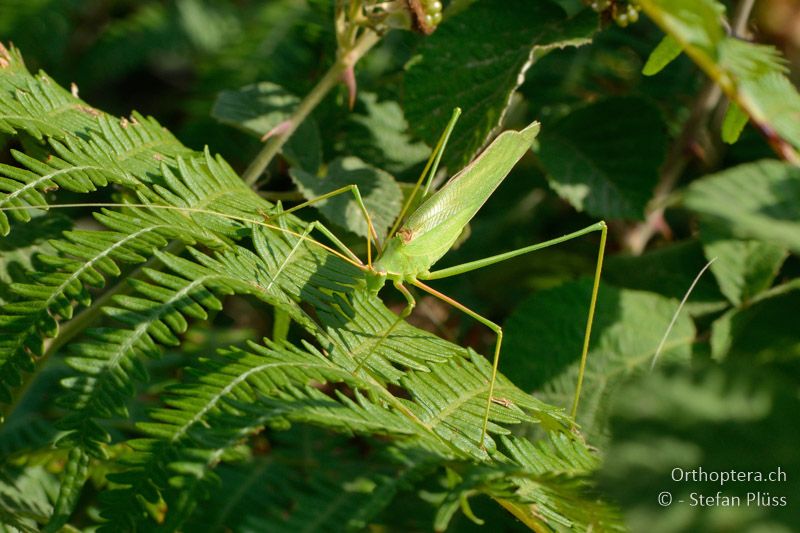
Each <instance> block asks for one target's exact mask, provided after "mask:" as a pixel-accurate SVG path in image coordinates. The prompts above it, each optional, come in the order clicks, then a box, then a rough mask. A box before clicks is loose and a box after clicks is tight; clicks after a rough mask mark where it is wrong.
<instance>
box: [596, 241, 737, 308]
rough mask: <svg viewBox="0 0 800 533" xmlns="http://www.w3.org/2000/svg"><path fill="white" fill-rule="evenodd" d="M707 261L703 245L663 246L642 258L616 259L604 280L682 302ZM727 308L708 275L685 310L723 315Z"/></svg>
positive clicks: (606, 269) (605, 270) (607, 266)
mask: <svg viewBox="0 0 800 533" xmlns="http://www.w3.org/2000/svg"><path fill="white" fill-rule="evenodd" d="M705 263H706V258H705V257H704V256H703V247H702V244H701V243H700V242H699V241H696V240H691V241H683V242H676V243H672V244H669V245H665V246H662V247H660V248H656V249H653V250H650V251H647V252H645V253H644V254H642V255H638V256H637V255H621V254H618V255H613V256H611V257H609V258H608V260H607V261H606V264H605V267H604V268H603V280H605V281H607V282H609V283H612V284H614V285H616V286H617V287H625V288H628V289H637V290H641V291H650V292H654V293H656V294H661V295H662V296H667V297H668V298H673V299H675V300H681V299H682V298H683V296H684V295H685V294H686V291H687V290H689V286H690V285H691V284H692V281H693V280H694V278H695V276H697V274H698V272H700V270H701V269H702V268H703V266H704V265H705ZM725 307H726V302H725V296H724V295H723V294H722V293H721V292H720V290H719V287H717V284H716V283H714V277H713V276H711V275H709V273H706V274H704V275H703V277H701V278H700V281H698V282H697V285H695V288H694V290H693V291H692V294H691V295H690V297H689V299H688V300H687V301H686V305H685V307H684V309H685V310H686V312H687V313H689V314H690V315H702V314H706V313H713V312H715V311H720V310H722V309H723V308H725Z"/></svg>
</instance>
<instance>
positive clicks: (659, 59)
mask: <svg viewBox="0 0 800 533" xmlns="http://www.w3.org/2000/svg"><path fill="white" fill-rule="evenodd" d="M680 54H681V45H680V43H679V42H678V41H676V40H675V39H674V38H673V37H672V36H671V35H667V36H666V37H664V38H663V39H661V42H660V43H658V46H656V47H655V49H654V50H653V51H652V52H651V53H650V57H648V58H647V63H645V65H644V68H642V74H644V75H645V76H654V75H656V74H658V73H659V72H661V71H662V70H663V69H664V68H665V67H666V66H667V65H669V64H670V63H672V61H673V60H674V59H675V58H677V57H678V56H679V55H680Z"/></svg>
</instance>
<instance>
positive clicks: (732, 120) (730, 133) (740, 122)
mask: <svg viewBox="0 0 800 533" xmlns="http://www.w3.org/2000/svg"><path fill="white" fill-rule="evenodd" d="M748 118H749V117H748V116H747V113H745V112H744V111H742V108H741V107H739V106H738V105H737V104H736V103H735V102H731V103H730V105H729V106H728V109H727V111H725V118H724V119H723V121H722V140H723V141H725V142H726V143H728V144H733V143H735V142H736V141H738V140H739V136H740V135H741V134H742V130H743V129H744V127H745V126H746V125H747V120H748Z"/></svg>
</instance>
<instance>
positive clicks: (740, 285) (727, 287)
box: [700, 229, 787, 306]
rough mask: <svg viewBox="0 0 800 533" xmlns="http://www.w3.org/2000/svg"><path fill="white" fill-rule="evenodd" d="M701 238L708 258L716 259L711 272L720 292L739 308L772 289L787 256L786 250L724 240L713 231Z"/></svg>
mask: <svg viewBox="0 0 800 533" xmlns="http://www.w3.org/2000/svg"><path fill="white" fill-rule="evenodd" d="M700 236H701V238H702V239H703V242H704V246H703V248H704V250H705V254H706V257H707V258H708V259H709V260H711V259H712V258H716V259H715V261H714V263H713V264H712V265H711V272H713V273H714V277H715V278H717V283H718V284H719V287H720V290H721V291H722V293H723V294H724V295H725V296H726V297H727V298H728V300H730V301H731V303H733V304H734V305H737V306H738V305H741V304H743V303H747V302H748V301H750V300H751V299H752V298H753V297H754V296H756V295H757V294H758V293H760V292H761V291H764V290H766V289H768V288H769V286H770V285H771V284H772V281H773V280H774V279H775V275H776V274H777V273H778V269H780V267H781V265H782V264H783V261H784V260H785V259H786V255H787V253H786V249H785V248H782V247H780V246H778V245H775V244H771V243H768V242H763V241H751V240H747V241H743V240H738V239H726V238H721V237H717V236H715V235H714V234H713V230H710V229H708V230H704V231H702V232H701V233H700Z"/></svg>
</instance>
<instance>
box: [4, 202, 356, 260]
mask: <svg viewBox="0 0 800 533" xmlns="http://www.w3.org/2000/svg"><path fill="white" fill-rule="evenodd" d="M72 207H107V208H115V207H135V208H140V209H166V210H170V211H180V212H184V213H200V214H205V215H216V216H219V217H222V218H227V219H228V220H236V221H238V222H244V223H248V224H256V225H258V226H262V227H265V228H269V229H273V230H277V231H280V232H282V233H285V234H287V235H292V236H294V237H297V238H299V239H301V240H304V241H308V242H310V243H312V244H315V245H316V246H319V247H320V248H322V249H323V250H326V251H327V252H330V253H332V254H333V255H335V256H337V257H338V258H339V259H342V260H344V261H347V262H348V263H350V264H351V265H353V266H355V267H357V268H359V269H361V270H366V269H367V267H366V266H364V264H363V263H361V262H357V261H354V260H353V259H351V258H349V257H347V256H346V255H344V254H343V253H342V252H339V251H338V250H334V249H333V248H331V247H330V246H328V245H326V244H322V243H321V242H319V241H317V240H315V239H313V238H311V237H309V236H307V235H303V234H301V233H297V232H295V231H292V230H290V229H287V228H282V227H280V226H275V225H273V224H268V223H267V222H264V221H263V220H258V219H254V218H247V217H243V216H239V215H231V214H228V213H221V212H219V211H212V210H211V209H203V208H200V207H179V206H176V205H162V204H115V203H112V202H87V203H75V204H42V205H25V206H14V207H0V211H20V210H25V209H44V210H47V209H53V208H61V209H63V208H72Z"/></svg>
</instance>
